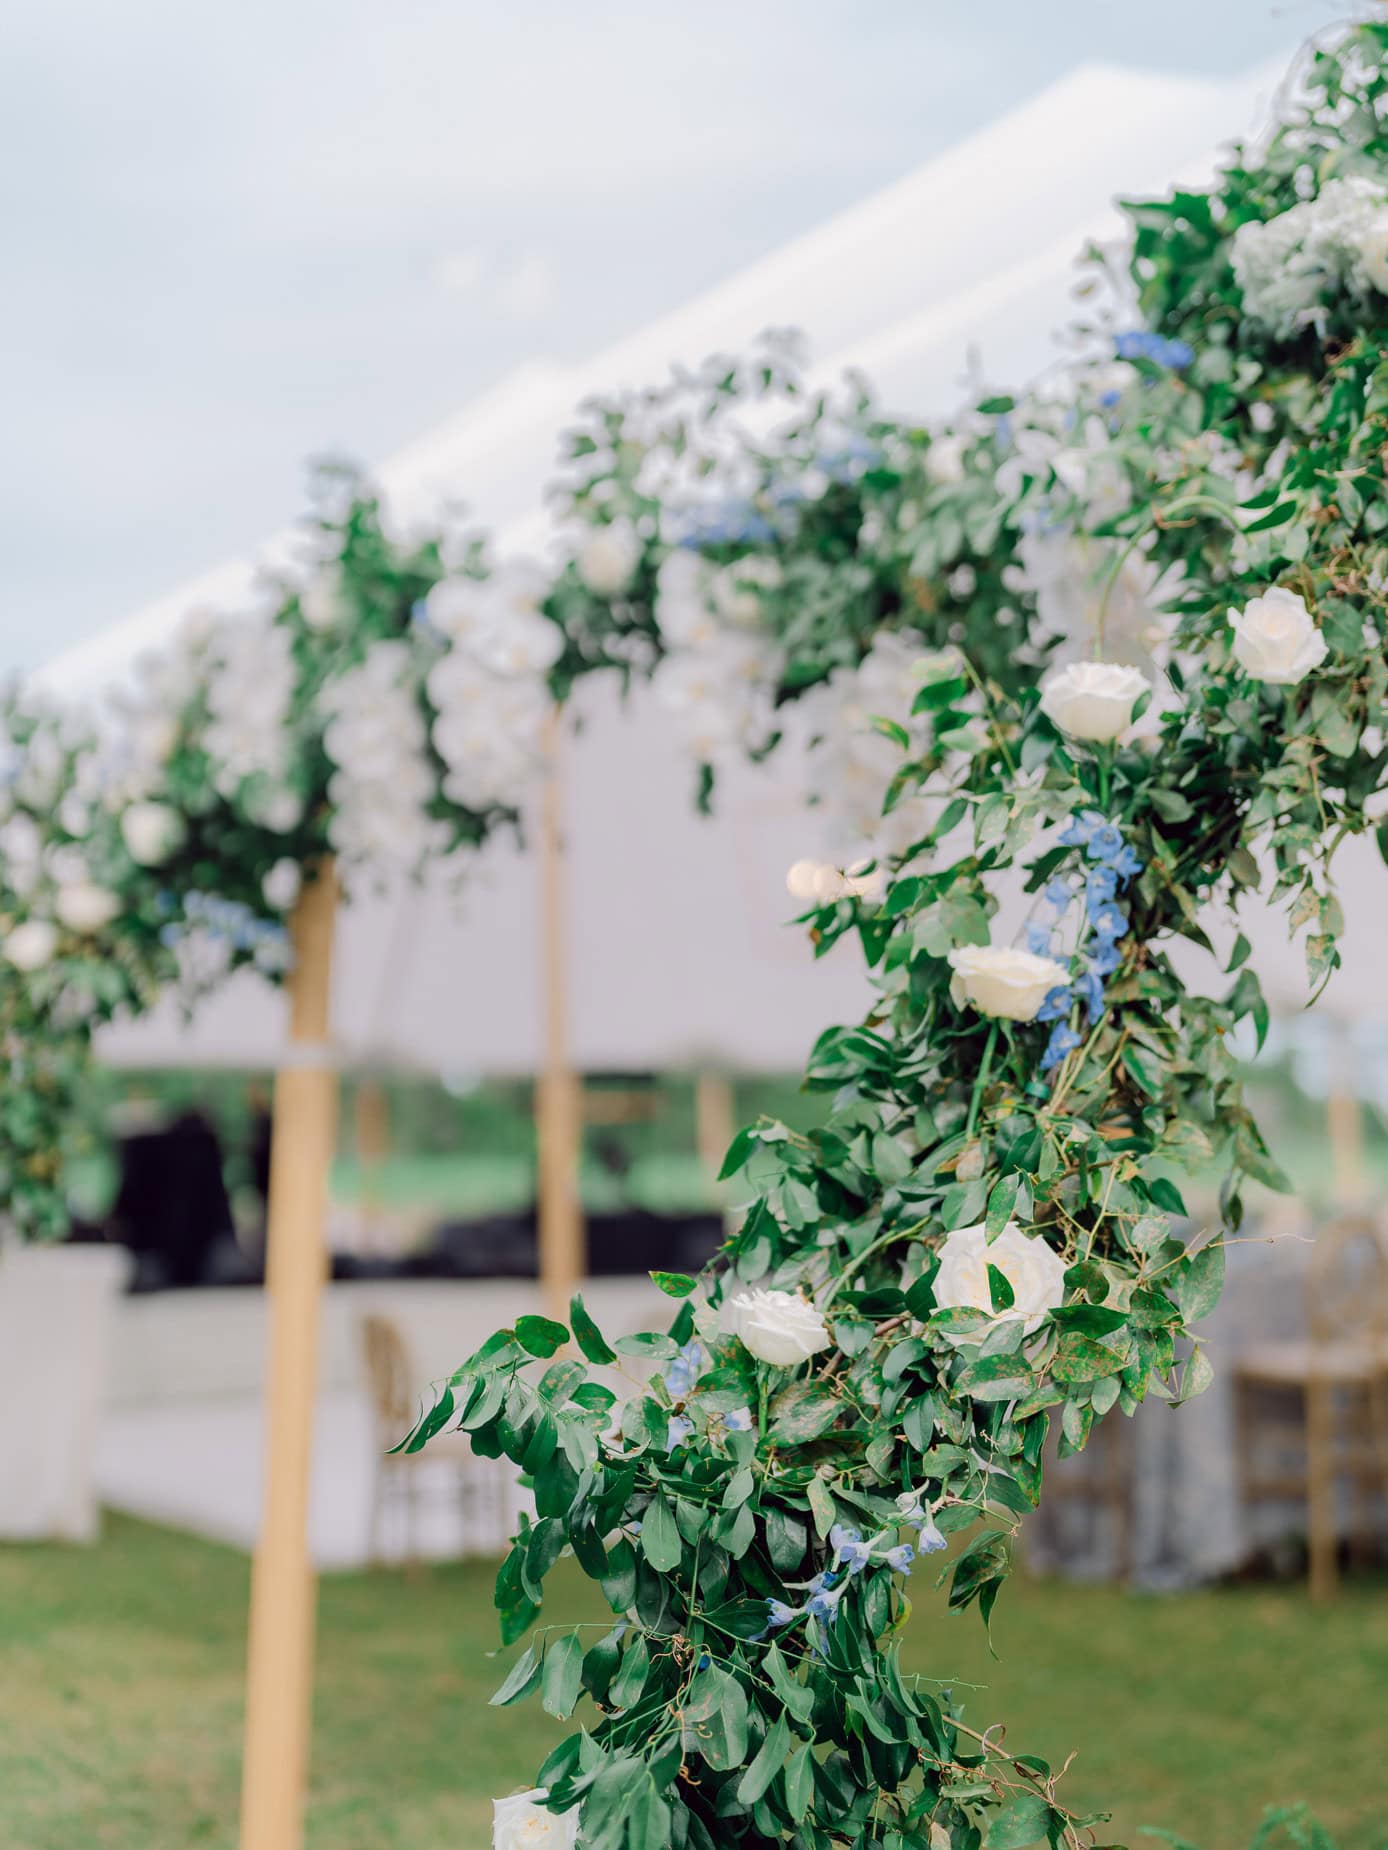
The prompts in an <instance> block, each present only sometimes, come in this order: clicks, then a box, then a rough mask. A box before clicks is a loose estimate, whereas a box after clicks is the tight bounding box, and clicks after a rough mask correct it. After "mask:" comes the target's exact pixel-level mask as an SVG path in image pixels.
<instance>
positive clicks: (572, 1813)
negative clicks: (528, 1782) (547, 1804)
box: [492, 1786, 578, 1850]
mask: <svg viewBox="0 0 1388 1850" xmlns="http://www.w3.org/2000/svg"><path fill="white" fill-rule="evenodd" d="M545 1792H546V1788H545V1787H544V1786H536V1788H535V1789H534V1791H533V1792H518V1793H516V1794H515V1795H514V1796H513V1797H512V1798H509V1799H493V1800H492V1850H573V1846H574V1845H575V1844H576V1843H577V1842H578V1808H577V1807H576V1806H575V1807H573V1808H572V1809H570V1810H569V1811H557V1812H556V1811H546V1810H545V1808H544V1806H543V1805H541V1804H540V1803H539V1801H540V1800H541V1799H543V1798H544V1796H545Z"/></svg>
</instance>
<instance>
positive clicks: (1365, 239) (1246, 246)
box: [1232, 174, 1388, 340]
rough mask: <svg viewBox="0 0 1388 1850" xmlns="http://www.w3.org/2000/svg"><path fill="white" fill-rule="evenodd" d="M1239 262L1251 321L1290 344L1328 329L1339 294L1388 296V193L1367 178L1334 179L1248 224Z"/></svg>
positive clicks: (1239, 242)
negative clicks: (1308, 331)
mask: <svg viewBox="0 0 1388 1850" xmlns="http://www.w3.org/2000/svg"><path fill="white" fill-rule="evenodd" d="M1232 261H1233V266H1234V280H1235V281H1236V282H1237V284H1238V286H1239V289H1240V291H1241V292H1242V295H1243V305H1244V310H1245V312H1246V313H1247V315H1248V317H1249V319H1250V320H1251V321H1255V322H1259V323H1261V325H1262V326H1263V327H1265V328H1266V329H1267V330H1268V332H1269V333H1271V334H1274V335H1276V336H1277V337H1278V338H1279V339H1282V340H1287V339H1290V338H1291V337H1292V336H1293V335H1295V334H1298V333H1300V331H1301V329H1302V328H1305V327H1315V328H1317V329H1323V328H1324V325H1325V321H1326V315H1327V311H1328V309H1329V306H1330V302H1331V298H1332V297H1333V296H1334V295H1336V294H1337V293H1340V292H1342V291H1348V292H1349V293H1350V294H1351V295H1352V296H1355V297H1357V298H1359V299H1360V300H1364V299H1367V297H1368V296H1369V295H1370V293H1371V292H1373V291H1378V292H1385V291H1388V188H1385V186H1384V184H1383V182H1382V181H1381V180H1376V179H1371V178H1369V177H1368V176H1367V175H1364V174H1348V175H1345V176H1344V177H1342V178H1340V179H1335V180H1330V181H1327V183H1326V184H1325V185H1324V186H1323V187H1322V188H1321V190H1320V192H1319V193H1317V195H1316V197H1315V198H1314V199H1306V200H1303V201H1302V202H1301V204H1300V205H1295V206H1293V207H1292V208H1291V209H1290V210H1289V211H1287V212H1281V213H1279V214H1278V216H1277V217H1276V218H1270V219H1267V220H1266V221H1259V220H1253V221H1250V223H1248V224H1246V225H1240V226H1239V228H1238V230H1237V231H1236V232H1235V234H1234V241H1233V249H1232Z"/></svg>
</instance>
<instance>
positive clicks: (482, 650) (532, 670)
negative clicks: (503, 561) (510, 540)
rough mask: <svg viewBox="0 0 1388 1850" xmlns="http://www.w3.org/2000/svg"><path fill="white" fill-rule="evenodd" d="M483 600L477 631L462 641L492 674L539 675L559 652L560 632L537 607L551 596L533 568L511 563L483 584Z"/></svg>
mask: <svg viewBox="0 0 1388 1850" xmlns="http://www.w3.org/2000/svg"><path fill="white" fill-rule="evenodd" d="M486 591H487V598H486V603H485V607H484V610H483V613H482V616H481V621H480V622H479V624H478V625H477V628H476V629H475V630H474V631H472V632H470V633H469V635H468V637H467V641H468V645H469V647H470V648H471V650H472V652H473V654H474V655H475V656H476V658H477V660H478V661H479V662H481V663H482V664H483V665H484V666H485V667H487V668H490V669H491V671H492V673H493V674H502V675H542V674H544V673H545V672H546V671H547V670H548V669H550V668H552V667H553V666H554V664H555V663H556V662H557V661H558V660H559V657H560V656H561V655H562V654H563V652H564V633H563V631H562V630H561V629H560V627H559V625H558V624H557V623H552V622H551V621H550V619H549V618H548V617H547V616H545V614H544V612H543V611H542V609H541V608H540V606H541V605H542V604H543V602H544V600H545V598H546V597H548V595H549V591H550V581H549V576H548V574H547V573H546V572H544V571H543V570H542V569H541V568H540V567H539V566H538V565H534V564H531V563H528V562H527V561H525V560H515V561H512V562H511V563H510V564H508V565H505V566H502V567H501V568H500V569H499V570H498V571H497V572H496V573H495V575H494V576H493V577H492V578H490V579H489V580H488V581H487V585H486Z"/></svg>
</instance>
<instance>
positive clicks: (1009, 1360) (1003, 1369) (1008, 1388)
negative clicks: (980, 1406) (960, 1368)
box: [955, 1355, 1035, 1400]
mask: <svg viewBox="0 0 1388 1850" xmlns="http://www.w3.org/2000/svg"><path fill="white" fill-rule="evenodd" d="M1034 1385H1035V1377H1034V1376H1033V1374H1032V1372H1031V1369H1030V1368H1029V1367H1028V1365H1027V1363H1026V1361H1025V1360H1024V1358H1023V1357H1021V1356H1020V1355H981V1356H980V1357H979V1358H978V1360H977V1361H976V1362H970V1364H969V1366H968V1367H967V1368H966V1369H965V1370H964V1372H963V1373H962V1374H961V1375H960V1376H959V1379H958V1381H957V1382H956V1383H955V1386H956V1387H957V1388H958V1390H959V1392H960V1393H961V1394H967V1395H968V1396H969V1398H970V1399H971V1400H1020V1399H1021V1397H1022V1396H1023V1394H1028V1393H1030V1392H1031V1389H1032V1387H1033V1386H1034Z"/></svg>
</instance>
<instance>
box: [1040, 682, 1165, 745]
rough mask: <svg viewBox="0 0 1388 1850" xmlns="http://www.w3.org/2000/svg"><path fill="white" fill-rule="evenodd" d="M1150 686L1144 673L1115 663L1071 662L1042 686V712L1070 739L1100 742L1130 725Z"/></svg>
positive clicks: (1113, 737)
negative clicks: (1134, 712) (1139, 701)
mask: <svg viewBox="0 0 1388 1850" xmlns="http://www.w3.org/2000/svg"><path fill="white" fill-rule="evenodd" d="M1150 685H1151V684H1150V682H1149V681H1148V679H1147V677H1146V675H1145V674H1142V673H1140V672H1139V671H1138V670H1137V669H1136V668H1122V667H1120V666H1119V665H1118V664H1117V663H1116V662H1071V663H1070V664H1069V666H1068V667H1065V668H1061V669H1059V670H1057V672H1056V673H1055V674H1053V675H1052V676H1051V677H1050V679H1049V680H1048V681H1047V682H1046V684H1045V686H1044V687H1043V688H1042V689H1041V711H1042V712H1043V713H1044V714H1045V715H1046V717H1047V719H1049V720H1050V721H1051V722H1052V724H1053V725H1056V726H1058V727H1059V728H1060V730H1061V731H1062V732H1064V733H1068V734H1069V736H1070V737H1071V738H1072V739H1089V740H1091V741H1093V742H1095V743H1101V742H1104V741H1106V740H1109V739H1116V738H1117V737H1118V735H1119V733H1120V732H1123V731H1125V730H1126V729H1127V728H1128V727H1129V726H1130V725H1131V724H1132V718H1133V708H1134V707H1135V706H1136V705H1137V702H1138V700H1139V698H1140V697H1141V696H1142V695H1143V694H1145V693H1147V692H1148V690H1149V687H1150Z"/></svg>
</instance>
